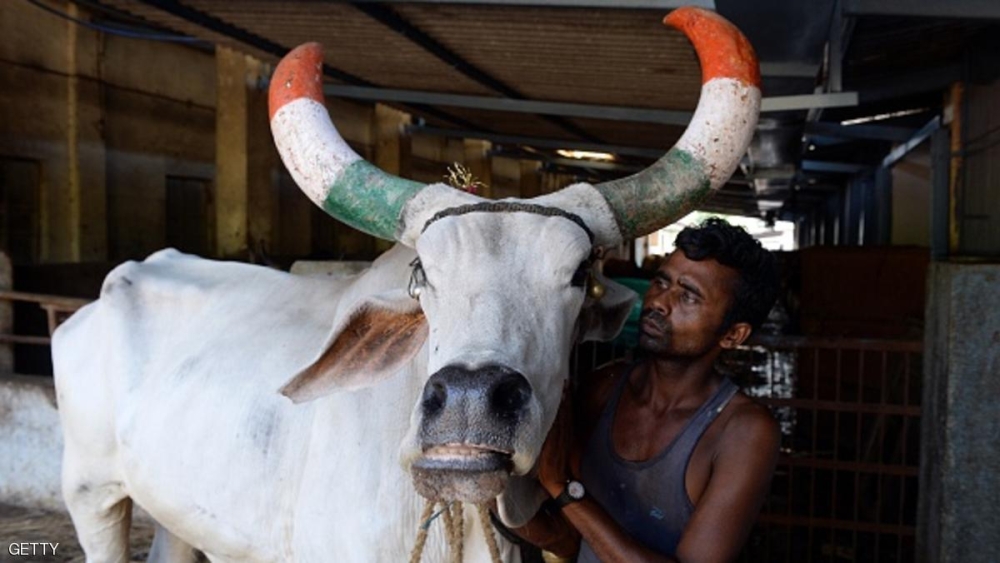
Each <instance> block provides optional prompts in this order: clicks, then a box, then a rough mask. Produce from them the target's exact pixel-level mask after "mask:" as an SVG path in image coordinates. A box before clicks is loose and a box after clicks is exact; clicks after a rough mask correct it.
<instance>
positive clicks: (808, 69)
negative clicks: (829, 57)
mask: <svg viewBox="0 0 1000 563" xmlns="http://www.w3.org/2000/svg"><path fill="white" fill-rule="evenodd" d="M818 72H819V65H818V64H813V63H799V62H782V61H761V62H760V75H761V76H763V77H765V78H816V73H818Z"/></svg>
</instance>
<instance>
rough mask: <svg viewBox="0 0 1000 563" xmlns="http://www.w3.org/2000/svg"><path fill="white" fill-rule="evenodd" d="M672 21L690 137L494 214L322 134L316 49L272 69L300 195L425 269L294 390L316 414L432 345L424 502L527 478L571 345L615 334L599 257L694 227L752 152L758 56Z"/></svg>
mask: <svg viewBox="0 0 1000 563" xmlns="http://www.w3.org/2000/svg"><path fill="white" fill-rule="evenodd" d="M664 21H665V23H667V24H668V25H672V26H674V27H677V28H679V29H680V30H682V31H683V32H684V33H685V34H686V35H687V36H688V38H689V39H690V40H691V42H692V43H693V44H694V46H695V49H696V50H697V52H698V56H699V58H700V60H701V66H702V73H703V85H702V94H701V99H700V101H699V103H698V108H697V110H696V111H695V113H694V117H693V119H692V121H691V124H690V125H689V127H688V129H687V131H686V132H685V133H684V135H683V136H682V137H681V138H680V140H679V141H678V142H677V144H676V145H675V146H674V147H673V148H672V149H670V151H669V152H668V153H667V154H666V155H665V156H664V157H662V158H661V159H660V160H659V161H657V162H656V163H655V164H653V165H652V166H651V167H650V168H648V169H646V170H644V171H642V172H640V173H638V174H635V175H633V176H631V177H628V178H624V179H621V180H615V181H612V182H608V183H604V184H599V185H590V184H584V183H581V184H575V185H572V186H569V187H567V188H564V189H563V190H561V191H559V192H556V193H553V194H548V195H545V196H541V197H538V198H534V199H532V200H503V201H498V202H491V201H487V200H484V199H482V198H479V197H476V196H473V195H471V194H467V193H464V192H461V191H458V190H455V189H452V188H450V187H447V186H445V185H442V184H433V185H422V184H419V183H416V182H411V181H409V180H404V179H402V178H397V177H395V176H391V175H388V174H386V173H384V172H382V171H380V170H378V169H377V168H375V167H374V166H372V165H371V164H368V163H367V162H365V161H364V160H362V159H361V158H360V157H359V156H358V155H357V154H356V153H355V152H354V151H352V150H351V149H350V148H349V147H348V146H347V144H346V143H345V142H344V140H343V139H342V138H341V137H340V135H339V134H338V133H337V130H336V129H335V128H334V126H333V124H332V123H331V122H330V119H329V117H328V115H327V111H326V108H325V107H324V105H323V94H322V82H321V75H322V55H321V49H320V47H319V45H317V44H307V45H303V46H301V47H299V48H297V49H295V50H294V51H292V52H291V53H290V54H289V55H288V56H287V57H285V59H284V60H283V61H282V62H281V64H280V65H279V66H278V68H277V69H276V70H275V73H274V77H273V80H272V83H271V89H270V107H271V110H270V111H271V128H272V131H273V133H274V138H275V142H276V143H277V146H278V150H279V151H280V153H281V156H282V159H283V160H284V162H285V165H286V166H287V167H288V170H289V171H290V172H291V173H292V175H293V176H294V178H295V180H296V182H297V183H298V184H299V186H300V187H301V188H302V189H303V191H305V192H306V194H308V195H309V197H310V198H311V199H312V200H313V201H314V202H315V203H316V204H317V205H319V206H321V207H322V208H323V209H325V210H326V211H327V212H328V213H330V214H331V215H333V216H334V217H336V218H337V219H338V220H340V221H343V222H345V223H347V224H349V225H351V226H353V227H355V228H358V229H360V230H362V231H365V232H367V233H370V234H372V235H374V236H377V237H381V238H384V239H390V240H396V241H398V242H400V243H402V244H404V245H406V246H408V247H410V248H412V249H415V250H416V253H417V256H418V258H417V260H415V261H414V263H413V264H412V271H411V272H409V274H410V287H409V293H410V296H406V294H405V293H404V292H403V287H401V286H403V285H405V280H395V281H394V283H396V284H397V285H398V286H400V287H398V289H397V294H400V295H402V297H403V299H394V298H391V297H389V298H386V297H379V298H374V299H369V300H368V301H367V302H366V303H365V304H364V305H363V306H356V307H355V308H354V309H352V311H353V312H352V313H351V314H350V315H346V316H345V318H344V319H343V320H341V321H340V325H339V326H338V327H335V329H334V333H333V336H332V337H331V340H330V342H329V346H328V348H327V351H326V352H325V353H324V354H322V355H321V356H320V358H319V359H318V360H317V361H316V362H315V363H314V364H313V365H312V366H310V367H309V368H307V369H306V370H304V371H303V372H302V373H301V374H299V375H298V376H297V377H296V378H295V379H293V380H292V382H291V383H289V384H288V385H287V386H286V387H285V389H284V392H285V393H286V394H288V395H289V396H291V397H292V398H293V399H296V400H307V399H310V398H313V397H316V396H319V395H321V394H323V393H325V392H329V390H331V389H332V388H335V387H338V386H339V387H350V386H355V385H356V384H358V383H359V381H360V380H359V374H358V373H357V372H358V371H359V370H363V371H364V372H365V374H364V383H368V382H370V381H371V380H372V379H374V378H373V376H372V374H373V373H375V374H381V375H382V376H387V375H391V374H392V373H393V372H395V371H397V370H398V368H399V366H400V365H401V364H402V363H403V362H406V361H408V360H409V359H410V358H412V356H413V355H414V354H415V353H416V352H417V351H418V350H420V349H421V347H422V346H424V344H425V343H426V346H427V349H428V351H429V357H428V359H427V362H428V363H427V374H426V375H427V380H426V382H425V384H424V391H423V396H422V397H421V398H420V400H419V401H418V402H417V404H416V405H413V406H412V408H413V415H412V425H411V429H410V431H409V433H408V435H407V438H406V439H405V440H404V443H403V444H402V450H401V452H402V462H403V464H404V466H405V467H406V469H408V470H410V472H411V473H412V474H413V475H414V482H415V483H416V485H417V488H418V490H419V491H420V492H421V493H422V494H424V495H425V496H432V497H438V498H441V499H444V500H465V501H476V502H480V501H482V500H485V499H486V498H491V497H494V496H496V495H498V494H499V493H500V492H501V491H502V490H503V488H504V486H505V483H506V482H507V479H508V477H509V476H510V475H511V474H513V475H524V474H527V473H528V472H529V471H530V470H531V469H532V467H533V465H534V463H535V459H536V457H537V455H538V452H539V451H540V449H541V446H542V442H543V441H544V438H545V435H546V433H547V430H548V428H549V427H550V426H551V424H552V421H553V419H554V417H555V414H556V411H557V409H558V406H559V401H560V397H561V391H562V388H563V384H564V381H565V380H566V377H567V374H568V360H569V352H570V348H571V346H572V345H573V342H574V339H587V338H590V339H609V338H612V337H614V335H615V334H616V333H617V332H618V330H619V329H620V328H621V325H622V323H623V322H624V319H625V317H626V314H627V312H628V308H629V306H630V303H631V299H632V298H633V297H634V294H631V292H628V291H627V290H624V288H619V287H616V286H614V285H610V286H609V289H608V293H607V294H606V295H604V296H603V297H602V298H601V299H599V300H597V299H593V298H592V297H591V296H590V294H588V292H587V286H588V284H593V283H595V279H596V278H595V274H594V273H593V272H591V271H590V267H591V257H592V255H593V253H594V250H595V249H596V248H600V247H614V246H616V245H618V244H620V243H621V242H622V241H623V240H630V239H633V238H635V237H639V236H643V235H645V234H647V233H650V232H653V231H655V230H657V229H659V228H661V227H663V226H665V225H667V224H669V223H670V222H671V221H673V220H675V219H676V218H678V217H680V216H682V215H683V214H685V213H687V212H688V211H690V210H691V209H692V208H693V207H694V206H695V205H696V204H697V203H698V202H699V201H700V200H701V199H702V198H703V197H705V196H706V195H708V194H709V193H710V192H711V190H713V189H716V188H718V187H719V186H721V185H722V184H723V183H724V182H725V181H726V180H727V179H728V177H729V176H730V175H731V174H732V172H733V170H734V169H735V167H736V166H737V164H738V163H739V160H740V158H741V156H742V155H743V153H744V151H745V150H746V147H747V145H748V143H749V142H750V139H751V137H752V135H753V131H754V128H755V126H756V121H757V113H758V110H759V107H760V90H759V83H760V77H759V71H758V68H757V61H756V58H755V56H754V53H753V49H752V48H751V47H750V45H749V43H748V42H747V40H746V38H744V37H743V36H742V35H741V34H740V32H739V31H738V30H737V29H736V28H735V27H733V26H732V24H730V23H729V22H727V21H725V20H724V19H722V18H721V17H719V16H718V15H716V14H714V13H712V12H707V11H704V10H700V9H694V8H682V9H679V10H675V11H674V12H672V13H671V14H670V15H669V16H668V17H667V18H666V19H665V20H664ZM596 283H602V281H597V282H596ZM603 283H605V284H606V283H607V282H606V281H603ZM390 293H391V292H390ZM407 408H410V407H407ZM518 519H519V518H509V520H518Z"/></svg>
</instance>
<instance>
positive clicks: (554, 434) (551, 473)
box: [538, 382, 576, 497]
mask: <svg viewBox="0 0 1000 563" xmlns="http://www.w3.org/2000/svg"><path fill="white" fill-rule="evenodd" d="M575 448H576V436H575V432H574V429H573V401H572V393H571V392H570V389H569V382H567V383H566V386H564V387H563V395H562V401H561V402H560V404H559V412H558V413H557V414H556V419H555V421H554V422H553V423H552V428H551V429H550V430H549V435H548V437H547V438H546V439H545V444H543V445H542V451H541V453H540V454H539V455H538V481H539V482H540V483H541V484H542V486H543V487H545V490H546V491H548V493H549V495H551V496H553V497H555V496H558V495H559V493H561V492H562V490H563V487H565V486H566V481H567V480H569V479H570V477H571V476H572V475H573V472H572V471H571V467H570V460H571V459H573V458H574V457H575V456H574V455H573V454H574V453H575Z"/></svg>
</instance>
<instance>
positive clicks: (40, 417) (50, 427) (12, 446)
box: [0, 376, 65, 511]
mask: <svg viewBox="0 0 1000 563" xmlns="http://www.w3.org/2000/svg"><path fill="white" fill-rule="evenodd" d="M61 460H62V431H61V430H60V428H59V414H58V412H57V411H56V397H55V389H53V387H52V380H51V379H48V378H41V377H18V376H0V503H8V504H15V505H21V506H31V507H35V508H48V509H52V510H59V511H63V510H65V508H64V506H63V502H62V493H61V486H60V476H59V475H60V471H61V467H62V463H61Z"/></svg>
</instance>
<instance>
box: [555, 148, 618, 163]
mask: <svg viewBox="0 0 1000 563" xmlns="http://www.w3.org/2000/svg"><path fill="white" fill-rule="evenodd" d="M556 153H558V154H559V156H564V157H566V158H575V159H577V160H599V161H602V162H610V161H613V160H614V159H615V155H613V154H611V153H607V152H595V151H577V150H569V149H559V150H557V151H556Z"/></svg>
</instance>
